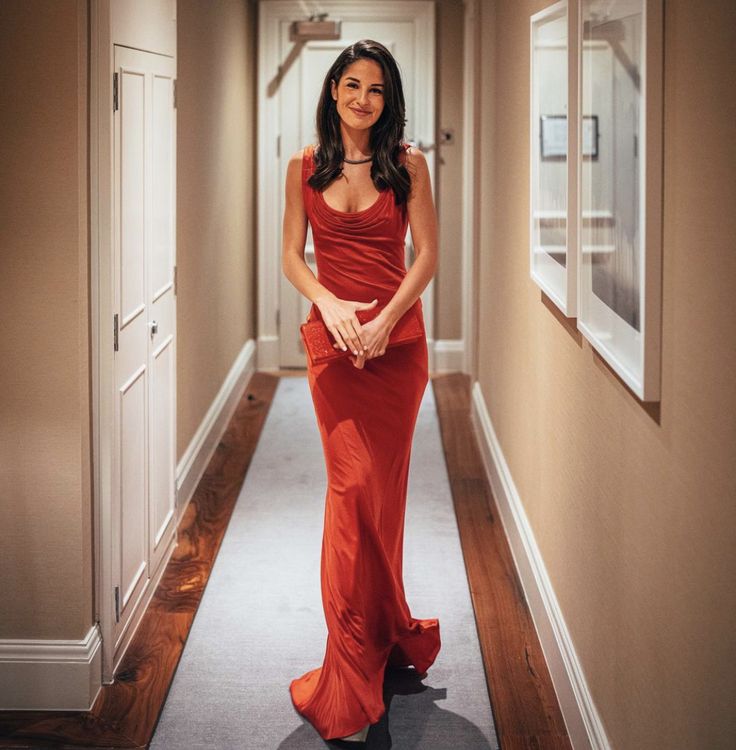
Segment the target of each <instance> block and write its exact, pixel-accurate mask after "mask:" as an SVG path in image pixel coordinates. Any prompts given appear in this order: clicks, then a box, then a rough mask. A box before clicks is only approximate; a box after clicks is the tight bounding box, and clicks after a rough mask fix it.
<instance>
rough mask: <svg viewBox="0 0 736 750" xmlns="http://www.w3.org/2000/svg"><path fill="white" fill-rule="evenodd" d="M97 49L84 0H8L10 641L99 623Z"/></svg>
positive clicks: (1, 287) (4, 118)
mask: <svg viewBox="0 0 736 750" xmlns="http://www.w3.org/2000/svg"><path fill="white" fill-rule="evenodd" d="M86 56H87V3H86V2H85V0H79V2H77V1H76V0H65V2H61V3H60V2H54V1H53V0H4V2H2V3H0V71H2V72H1V73H0V75H1V76H2V78H1V79H0V132H1V133H2V138H0V163H1V164H2V179H1V180H0V206H1V207H2V208H0V212H1V215H0V300H1V301H2V324H0V342H1V344H0V393H1V394H2V397H1V398H0V424H1V425H2V429H0V530H1V533H2V538H1V540H0V599H2V602H3V604H2V606H0V638H20V637H22V638H57V637H60V638H81V637H82V636H83V635H84V634H85V633H86V631H87V629H88V628H89V626H90V625H91V623H92V620H93V617H92V557H91V550H92V545H91V539H92V531H91V519H92V511H91V491H90V486H91V481H90V395H89V393H90V387H89V376H88V372H89V332H88V322H89V290H88V278H87V276H88V272H89V263H88V246H89V239H88V229H87V226H88V225H87V208H88V207H87V58H86ZM11 602H12V604H11Z"/></svg>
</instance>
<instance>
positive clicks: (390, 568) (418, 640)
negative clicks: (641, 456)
mask: <svg viewBox="0 0 736 750" xmlns="http://www.w3.org/2000/svg"><path fill="white" fill-rule="evenodd" d="M404 148H405V149H406V148H408V145H405V146H404ZM402 155H403V152H402ZM313 170H314V162H313V147H312V146H308V147H307V148H306V149H305V151H304V157H303V161H302V192H303V196H304V206H305V210H306V213H307V218H308V219H309V223H310V224H311V227H312V236H313V238H314V251H315V256H316V262H317V278H318V280H319V281H320V283H321V284H323V285H324V286H325V287H326V288H327V289H329V290H330V291H331V292H333V293H334V294H336V295H337V296H338V297H340V298H342V299H348V300H358V301H364V302H370V301H371V300H372V299H374V298H376V297H377V298H378V305H379V306H383V305H384V304H386V303H387V302H388V301H389V300H390V299H391V297H392V296H393V294H394V293H395V291H396V289H397V288H398V286H399V284H400V283H401V280H402V279H403V277H404V276H405V275H406V266H405V263H404V240H405V236H406V230H407V225H408V215H407V211H406V206H405V204H404V205H403V206H401V207H399V206H396V204H395V200H394V193H393V191H392V190H391V189H386V190H384V191H382V192H380V194H379V197H378V199H377V200H376V201H375V202H374V204H373V205H372V206H369V207H368V208H366V209H365V210H363V211H356V212H344V211H338V210H337V209H334V208H332V207H330V206H329V205H328V204H327V202H326V201H325V199H324V197H323V195H322V193H321V192H320V191H319V190H316V189H314V188H312V187H311V186H310V185H308V184H307V182H306V180H307V178H308V177H309V175H310V174H312V172H313ZM414 304H415V305H417V307H418V308H419V312H420V317H421V310H422V307H421V305H422V303H421V298H419V299H417V300H416V302H415V303H414ZM313 317H317V318H318V319H319V317H320V313H319V308H318V307H317V306H316V305H312V307H311V310H310V313H309V318H313ZM307 359H308V358H307ZM307 378H308V382H309V388H310V391H311V394H312V400H313V403H314V410H315V414H316V417H317V422H318V425H319V430H320V435H321V440H322V445H323V452H324V457H325V463H326V469H327V480H328V482H327V496H326V499H325V515H324V528H323V536H322V552H321V563H320V582H321V591H322V604H323V608H324V614H325V620H326V623H327V631H328V635H327V644H326V649H325V656H324V661H323V664H322V666H321V667H317V668H316V669H312V670H310V671H308V672H306V673H305V674H303V675H302V676H301V677H299V678H297V679H294V680H292V681H291V683H290V685H289V690H290V693H291V698H292V702H293V704H294V706H295V708H296V709H297V711H298V712H299V713H300V714H302V715H303V716H304V717H305V718H306V719H308V720H309V721H310V722H311V724H312V725H313V726H314V727H315V729H316V730H317V731H318V732H319V734H320V736H321V737H322V738H324V739H332V738H335V737H343V736H347V735H349V734H353V733H354V732H357V731H358V730H360V729H361V728H362V727H364V726H365V725H366V724H369V723H370V724H375V723H376V722H377V721H378V720H379V719H380V717H381V716H382V715H383V713H384V711H385V706H384V703H383V676H384V671H385V667H386V664H387V662H388V663H389V664H391V665H395V666H409V665H412V666H414V667H415V668H416V669H417V671H418V672H419V673H420V674H423V673H424V672H426V670H427V669H428V668H429V667H430V666H431V665H432V664H433V663H434V660H435V658H436V656H437V654H438V652H439V650H440V630H439V621H438V619H437V618H431V619H423V620H422V619H416V618H414V617H412V615H411V613H410V611H409V607H408V605H407V602H406V598H405V593H404V584H403V579H402V557H403V540H404V511H405V508H406V492H407V480H408V474H409V458H410V453H411V444H412V436H413V434H414V426H415V423H416V418H417V414H418V411H419V404H420V402H421V400H422V396H423V394H424V390H425V388H426V386H427V383H428V382H429V371H428V360H427V342H426V339H424V338H422V339H420V340H419V341H416V342H412V343H410V344H402V345H399V346H395V347H389V348H387V349H386V352H385V354H383V355H382V356H379V357H375V358H373V359H368V360H366V362H365V367H364V368H363V369H360V368H357V367H355V366H354V365H353V363H352V361H351V360H350V358H349V357H348V356H345V357H342V358H340V359H338V360H333V361H331V362H326V363H322V364H320V365H314V366H312V365H310V364H309V362H308V364H307Z"/></svg>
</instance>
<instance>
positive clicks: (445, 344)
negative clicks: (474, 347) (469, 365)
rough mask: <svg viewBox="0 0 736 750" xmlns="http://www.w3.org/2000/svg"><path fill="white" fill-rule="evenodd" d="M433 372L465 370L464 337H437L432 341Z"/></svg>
mask: <svg viewBox="0 0 736 750" xmlns="http://www.w3.org/2000/svg"><path fill="white" fill-rule="evenodd" d="M432 351H433V352H434V358H433V369H432V372H433V373H443V372H463V370H464V367H465V342H464V341H463V340H462V339H435V340H434V341H433V342H432Z"/></svg>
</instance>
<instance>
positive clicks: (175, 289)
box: [174, 266, 179, 296]
mask: <svg viewBox="0 0 736 750" xmlns="http://www.w3.org/2000/svg"><path fill="white" fill-rule="evenodd" d="M178 290H179V278H178V276H177V273H176V266H174V296H176V293H177V291H178Z"/></svg>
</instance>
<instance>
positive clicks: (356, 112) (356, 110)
mask: <svg viewBox="0 0 736 750" xmlns="http://www.w3.org/2000/svg"><path fill="white" fill-rule="evenodd" d="M350 109H351V110H352V111H353V112H354V113H355V114H356V115H358V117H367V116H368V115H369V114H370V112H364V111H363V110H362V109H354V108H353V107H350Z"/></svg>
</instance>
